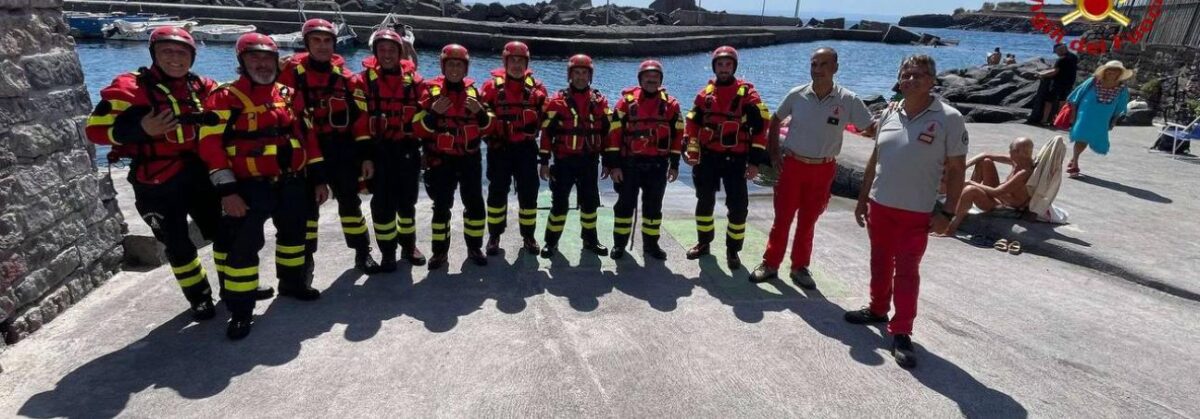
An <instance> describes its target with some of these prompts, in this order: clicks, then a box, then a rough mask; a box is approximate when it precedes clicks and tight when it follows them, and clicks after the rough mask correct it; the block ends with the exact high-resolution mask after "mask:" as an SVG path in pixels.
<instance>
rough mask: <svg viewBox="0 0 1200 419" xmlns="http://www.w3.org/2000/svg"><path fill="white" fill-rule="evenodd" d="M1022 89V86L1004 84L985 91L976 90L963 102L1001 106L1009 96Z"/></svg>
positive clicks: (966, 96) (965, 97)
mask: <svg viewBox="0 0 1200 419" xmlns="http://www.w3.org/2000/svg"><path fill="white" fill-rule="evenodd" d="M1020 88H1021V86H1019V85H1017V84H1013V83H1007V84H1002V85H999V86H996V87H989V88H986V89H983V90H976V91H974V92H971V93H967V94H966V95H965V96H964V97H963V99H962V101H963V102H970V103H982V104H988V105H999V104H1000V102H1002V101H1003V100H1004V98H1005V97H1008V95H1009V94H1012V93H1013V92H1015V91H1017V89H1020Z"/></svg>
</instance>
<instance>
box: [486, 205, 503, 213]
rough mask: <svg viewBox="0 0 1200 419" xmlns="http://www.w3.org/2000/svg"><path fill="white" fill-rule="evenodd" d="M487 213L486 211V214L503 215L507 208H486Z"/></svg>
mask: <svg viewBox="0 0 1200 419" xmlns="http://www.w3.org/2000/svg"><path fill="white" fill-rule="evenodd" d="M487 211H488V213H489V214H503V213H505V212H508V206H503V207H487Z"/></svg>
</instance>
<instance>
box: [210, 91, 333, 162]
mask: <svg viewBox="0 0 1200 419" xmlns="http://www.w3.org/2000/svg"><path fill="white" fill-rule="evenodd" d="M291 94H292V92H290V89H289V88H288V87H287V86H284V85H282V84H279V83H276V84H275V85H273V86H252V84H251V82H250V80H249V79H248V78H246V77H244V76H243V77H242V78H240V79H238V80H237V81H236V82H234V83H231V84H226V85H223V86H221V87H220V88H218V89H217V91H216V92H215V93H214V94H213V97H212V100H211V101H210V104H211V109H212V110H213V111H214V112H216V113H217V115H219V116H220V117H221V120H222V123H223V125H222V126H219V127H217V128H215V129H207V128H206V129H205V130H204V132H205V134H206V135H204V136H203V137H202V140H201V141H203V142H204V144H202V154H203V157H204V160H205V162H207V163H208V164H209V168H210V169H213V170H220V169H225V168H228V169H231V170H232V171H233V174H234V177H235V178H237V179H253V178H261V177H274V176H280V175H284V174H288V173H295V172H299V171H301V170H303V169H304V167H305V166H307V165H308V164H309V163H310V162H312V163H316V162H317V161H320V154H319V152H318V151H315V150H312V148H315V147H312V146H311V144H309V143H308V142H304V141H301V139H300V138H301V136H300V134H301V133H300V131H301V130H300V129H299V127H298V125H297V120H296V118H295V117H294V115H293V113H292V109H291V105H290V102H289V101H290V99H291V98H290V95H291Z"/></svg>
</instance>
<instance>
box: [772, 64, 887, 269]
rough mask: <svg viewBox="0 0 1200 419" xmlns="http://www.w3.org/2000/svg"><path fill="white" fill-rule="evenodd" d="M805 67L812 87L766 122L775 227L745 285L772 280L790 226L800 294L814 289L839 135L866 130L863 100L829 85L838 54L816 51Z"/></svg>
mask: <svg viewBox="0 0 1200 419" xmlns="http://www.w3.org/2000/svg"><path fill="white" fill-rule="evenodd" d="M809 62H810V67H809V73H810V74H811V76H812V83H809V84H805V85H803V86H799V87H796V88H793V89H792V90H791V91H789V92H788V94H787V96H785V97H784V98H783V102H782V103H780V104H779V108H778V109H776V110H775V115H774V116H772V117H771V129H770V131H769V133H768V134H767V139H768V141H769V146H768V150H769V151H770V152H771V159H772V162H771V163H772V166H774V167H778V168H779V171H780V173H779V183H777V184H776V185H775V222H774V224H772V225H771V236H770V239H768V241H767V251H766V253H765V254H763V262H762V264H760V265H758V268H756V269H754V272H753V273H751V274H750V282H756V283H757V282H766V281H768V280H770V279H772V278H775V276H776V275H777V272H778V271H779V264H780V263H782V262H783V255H784V252H786V251H787V247H788V234H789V233H790V231H791V227H792V221H793V220H795V221H796V238H795V239H794V242H793V243H792V275H791V277H792V281H794V282H795V283H796V285H797V286H799V287H801V288H805V289H813V288H815V287H816V283H815V282H813V279H812V275H811V274H810V273H809V271H808V265H809V262H810V260H811V258H812V240H813V229H814V227H816V224H817V218H819V217H820V216H821V213H823V212H825V206H826V205H828V204H829V190H830V186H832V184H833V175H834V174H835V173H837V163H835V162H834V159H835V158H836V157H837V155H838V153H840V152H841V151H842V133H843V130H844V129H845V128H846V125H848V124H853V125H854V126H855V127H856V128H866V127H867V126H868V125H870V124H871V111H870V110H869V109H867V106H866V105H865V104H863V102H862V100H860V99H859V98H858V96H857V95H855V94H854V92H851V91H850V90H847V89H845V88H843V87H842V86H839V85H837V84H834V82H833V76H834V75H835V74H837V71H838V56H837V51H835V50H834V49H833V48H818V49H817V50H816V51H814V52H813V54H812V59H811V60H810V61H809ZM789 117H790V118H791V120H790V121H789V122H788V133H787V138H786V139H784V141H783V144H782V146H781V145H780V143H779V126H780V124H781V123H782V122H783V119H785V118H789Z"/></svg>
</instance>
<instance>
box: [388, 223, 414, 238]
mask: <svg viewBox="0 0 1200 419" xmlns="http://www.w3.org/2000/svg"><path fill="white" fill-rule="evenodd" d="M396 230H397V231H399V232H400V234H413V233H416V232H417V227H416V226H408V227H400V228H398V229H396ZM384 240H387V239H384Z"/></svg>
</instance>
